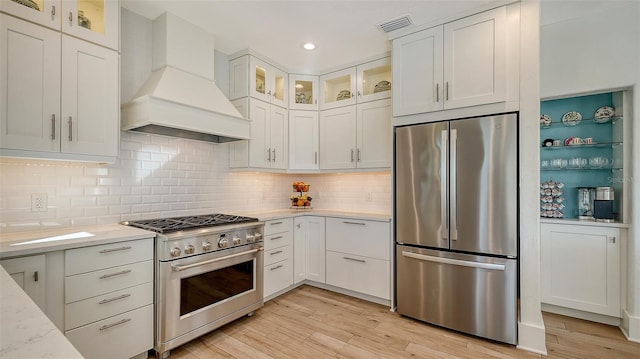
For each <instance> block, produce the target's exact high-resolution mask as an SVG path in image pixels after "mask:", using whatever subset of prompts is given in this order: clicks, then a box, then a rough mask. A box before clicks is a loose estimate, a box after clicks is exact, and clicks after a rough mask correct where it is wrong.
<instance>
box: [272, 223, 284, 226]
mask: <svg viewBox="0 0 640 359" xmlns="http://www.w3.org/2000/svg"><path fill="white" fill-rule="evenodd" d="M276 224H282V222H271V223H269V225H270V226H275V225H276Z"/></svg>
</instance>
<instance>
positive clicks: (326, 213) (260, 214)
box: [236, 208, 391, 222]
mask: <svg viewBox="0 0 640 359" xmlns="http://www.w3.org/2000/svg"><path fill="white" fill-rule="evenodd" d="M236 214H238V215H242V216H249V217H257V218H258V219H260V220H261V221H269V220H272V219H278V218H288V217H292V218H293V217H299V216H321V217H340V218H350V219H360V220H369V221H381V222H389V221H390V220H391V215H390V214H388V213H368V212H350V211H339V210H331V209H315V208H314V209H294V208H292V209H280V210H272V211H256V212H243V213H236Z"/></svg>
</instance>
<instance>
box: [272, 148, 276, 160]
mask: <svg viewBox="0 0 640 359" xmlns="http://www.w3.org/2000/svg"><path fill="white" fill-rule="evenodd" d="M275 161H276V149H275V148H274V149H273V162H275Z"/></svg>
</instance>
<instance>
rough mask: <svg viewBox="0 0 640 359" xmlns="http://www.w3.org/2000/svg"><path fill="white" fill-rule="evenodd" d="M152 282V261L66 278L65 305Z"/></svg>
mask: <svg viewBox="0 0 640 359" xmlns="http://www.w3.org/2000/svg"><path fill="white" fill-rule="evenodd" d="M152 281H153V261H152V260H150V261H145V262H140V263H134V264H128V265H125V266H120V267H116V268H108V269H103V270H100V271H95V272H89V273H84V274H77V275H74V276H70V277H65V279H64V284H65V303H72V302H75V301H78V300H81V299H85V298H91V297H94V296H96V295H101V294H106V293H109V292H113V291H116V290H120V289H124V288H129V287H133V286H136V285H139V284H144V283H147V282H152Z"/></svg>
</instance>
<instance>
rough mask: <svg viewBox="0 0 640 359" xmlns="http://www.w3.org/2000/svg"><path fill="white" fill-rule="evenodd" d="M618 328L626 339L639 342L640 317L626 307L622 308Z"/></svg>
mask: <svg viewBox="0 0 640 359" xmlns="http://www.w3.org/2000/svg"><path fill="white" fill-rule="evenodd" d="M620 329H621V330H622V333H623V334H624V336H625V337H626V338H627V340H628V341H630V342H635V343H640V317H634V316H632V315H631V314H629V312H627V310H626V309H625V310H623V311H622V324H621V325H620Z"/></svg>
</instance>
